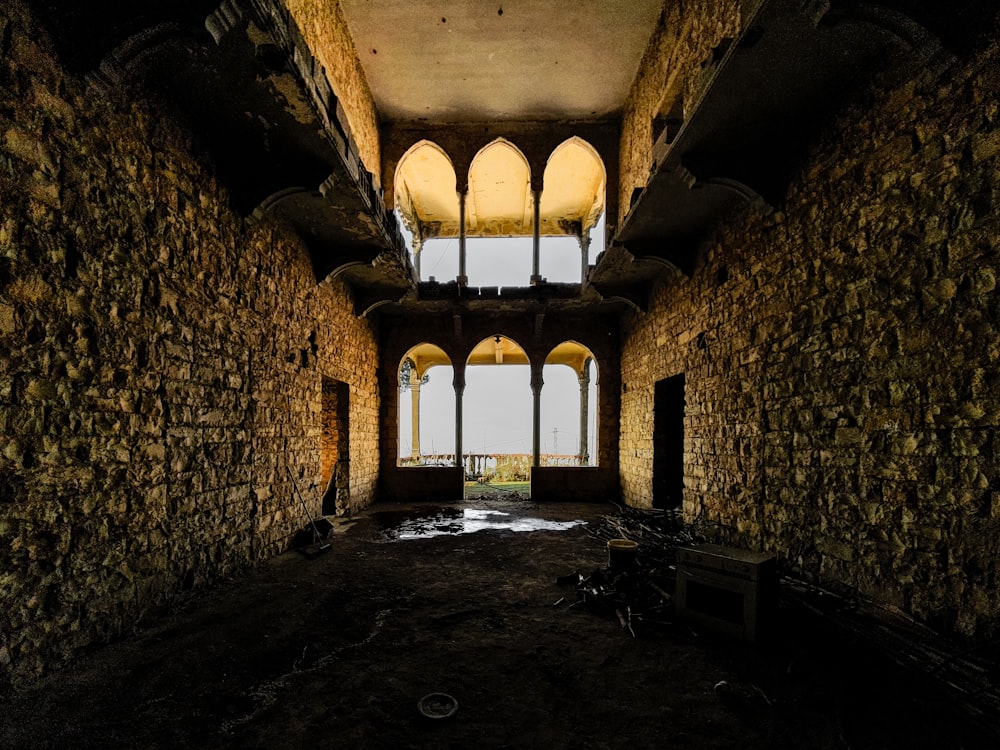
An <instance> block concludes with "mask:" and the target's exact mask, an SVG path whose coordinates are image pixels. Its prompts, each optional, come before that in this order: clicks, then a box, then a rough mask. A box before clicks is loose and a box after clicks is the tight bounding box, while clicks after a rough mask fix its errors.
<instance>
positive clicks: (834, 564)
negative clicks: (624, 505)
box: [621, 47, 1000, 635]
mask: <svg viewBox="0 0 1000 750" xmlns="http://www.w3.org/2000/svg"><path fill="white" fill-rule="evenodd" d="M998 93H1000V49H998V48H997V47H993V48H992V49H990V50H989V51H987V52H985V53H983V54H981V55H979V56H978V57H977V58H976V59H974V60H972V61H971V62H964V63H956V64H955V65H954V66H953V67H951V68H949V69H948V70H946V71H944V72H943V73H938V74H934V73H932V72H931V71H929V70H928V71H924V72H923V73H922V74H921V75H920V76H919V77H918V78H916V79H915V80H911V81H909V82H907V83H905V84H902V85H900V86H898V87H895V88H892V89H887V90H878V89H876V90H872V91H869V92H866V93H865V94H864V95H863V96H860V97H859V98H858V100H857V101H856V103H855V104H854V105H852V106H851V107H850V108H849V110H848V111H846V112H844V113H843V114H842V116H841V117H840V119H839V121H838V122H836V123H834V124H833V125H832V127H831V128H830V130H829V131H828V132H827V133H826V135H825V136H823V138H822V140H821V142H820V143H819V144H818V145H817V146H816V148H815V151H814V153H813V156H812V158H811V160H810V162H809V163H808V165H807V166H806V167H805V168H804V170H803V172H802V174H801V175H800V176H799V178H798V179H797V181H796V182H795V183H794V184H793V186H792V187H791V189H790V191H789V194H788V196H787V198H786V202H785V204H784V205H783V206H782V207H781V210H778V211H774V212H769V211H767V210H766V209H764V208H763V207H757V208H755V209H754V210H751V211H749V212H747V213H746V214H745V215H743V216H742V217H738V218H735V219H733V220H732V221H731V222H730V223H729V224H728V225H727V226H726V227H724V228H723V229H722V230H721V231H720V232H719V233H718V234H717V235H716V236H715V237H714V238H712V239H710V241H708V242H707V243H706V246H705V248H704V254H703V257H702V259H701V263H700V267H699V268H698V270H697V271H696V272H695V274H694V276H693V277H692V278H691V279H689V280H684V279H682V278H680V277H677V278H675V279H670V280H667V281H665V282H664V283H662V284H661V285H660V286H659V288H658V289H657V291H656V292H655V294H654V298H653V302H652V308H651V309H650V311H649V313H648V314H645V315H638V316H636V317H635V318H634V319H633V320H632V321H631V322H630V323H629V324H628V325H627V326H626V331H625V334H624V335H625V340H624V345H623V353H622V372H623V376H622V379H623V385H622V419H621V425H622V429H621V474H622V487H623V492H624V495H625V498H626V500H627V501H628V502H629V503H630V504H633V505H639V506H647V505H649V503H650V498H651V476H652V449H653V446H652V410H653V388H654V383H655V382H656V381H657V380H659V379H661V378H665V377H668V376H671V375H674V374H676V373H679V372H684V373H685V375H686V384H687V393H686V399H687V413H686V418H685V431H686V436H685V438H686V445H685V509H686V511H687V512H688V514H689V515H694V514H695V513H698V512H702V511H704V513H705V514H706V516H707V517H708V518H710V519H712V520H715V521H718V522H720V523H721V524H723V525H725V526H727V527H728V528H729V529H730V533H731V534H732V536H733V538H734V539H737V540H739V541H740V542H742V543H743V544H745V545H747V546H750V547H754V548H763V549H769V550H774V551H775V552H777V553H778V554H779V555H780V556H781V557H782V558H783V559H784V560H785V561H787V562H788V563H789V564H790V565H791V566H792V567H793V568H796V569H799V570H801V571H804V572H806V573H809V574H813V575H815V576H817V577H818V578H820V579H823V580H836V581H840V582H843V583H846V584H848V585H850V586H853V587H857V588H858V589H860V590H861V591H863V592H865V593H867V594H870V595H872V596H874V597H876V598H877V599H879V600H881V601H884V602H886V603H889V604H892V605H896V606H899V607H902V608H903V609H905V610H907V611H909V612H911V613H913V614H915V615H916V616H918V617H920V618H923V619H924V620H926V621H929V622H931V623H933V624H934V625H936V626H938V627H942V628H945V629H950V630H954V631H956V632H959V633H962V634H967V635H973V634H975V635H985V634H989V633H995V632H996V631H997V626H998V625H1000V601H998V600H997V598H996V595H995V594H996V583H997V577H998V574H1000V562H998V561H1000V554H998V553H1000V493H998V490H1000V469H998V461H997V451H998V447H1000V446H998V442H997V433H996V430H997V426H998V422H1000V409H998V406H997V404H998V403H1000V400H998V395H1000V393H998V390H997V389H998V383H1000V345H998V335H997V329H996V322H997V321H998V320H1000V294H998V292H997V290H996V284H997V281H996V280H997V276H998V273H1000V269H998V266H1000V261H998V250H1000V240H998V236H1000V235H998V232H997V229H998V224H997V207H998V192H997V185H998V184H1000V183H998V177H1000V158H998V155H1000V107H998V104H997V100H998V96H997V94H998Z"/></svg>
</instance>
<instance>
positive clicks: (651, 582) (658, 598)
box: [556, 506, 1000, 739]
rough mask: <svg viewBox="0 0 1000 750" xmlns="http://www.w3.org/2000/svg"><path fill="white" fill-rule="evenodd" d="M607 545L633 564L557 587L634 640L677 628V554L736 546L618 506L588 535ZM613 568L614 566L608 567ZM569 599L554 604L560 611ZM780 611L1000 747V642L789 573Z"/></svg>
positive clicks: (563, 579)
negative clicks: (708, 545) (968, 636)
mask: <svg viewBox="0 0 1000 750" xmlns="http://www.w3.org/2000/svg"><path fill="white" fill-rule="evenodd" d="M588 531H589V533H590V534H591V536H593V537H595V538H597V539H600V540H602V541H604V542H609V541H611V540H613V539H627V540H631V541H633V542H636V543H638V548H637V550H636V553H635V558H634V561H633V562H632V564H629V565H625V566H618V567H616V566H614V565H611V564H609V566H608V567H607V568H603V569H596V570H594V571H593V572H592V573H590V575H583V574H581V573H577V572H574V573H571V574H569V575H565V576H560V577H559V578H557V579H556V582H557V583H558V584H561V585H568V584H573V585H575V587H576V601H575V602H574V603H572V604H571V605H570V606H571V607H575V606H583V607H586V608H587V609H589V610H593V611H596V612H600V613H602V614H605V615H608V616H614V617H617V619H618V622H619V623H620V624H621V627H622V630H624V631H625V632H627V633H628V634H629V635H631V636H632V637H636V636H638V635H641V634H650V633H655V632H656V631H661V632H662V631H663V630H664V629H666V628H668V627H671V626H672V625H673V624H674V606H673V605H674V602H673V596H672V592H673V591H674V589H675V585H676V577H677V550H678V549H679V548H683V547H691V546H694V545H696V544H700V543H702V542H706V541H710V540H711V541H715V542H720V541H721V542H723V543H730V542H731V540H732V533H731V531H732V530H731V529H728V528H726V527H722V526H718V525H715V524H711V523H709V522H705V521H703V520H702V519H700V518H699V519H697V520H696V521H695V522H694V523H690V524H686V523H685V522H684V519H683V517H682V515H681V513H680V511H679V510H678V511H673V510H652V511H650V510H642V509H638V508H629V507H622V506H618V512H617V513H615V514H613V515H606V516H603V517H602V518H601V520H600V522H599V523H597V524H593V525H592V526H591V527H589V528H588ZM609 562H610V561H609ZM564 601H565V597H564V598H562V599H560V600H559V601H558V602H556V604H557V605H560V604H562V603H563V602H564ZM778 607H779V609H784V611H785V615H786V616H791V614H792V611H794V610H797V611H799V612H806V613H808V615H809V616H811V617H814V618H819V620H821V621H822V622H824V623H826V624H828V625H832V626H833V627H834V628H835V629H836V630H837V631H839V632H840V633H841V634H843V635H844V636H845V637H847V638H848V639H853V640H854V642H860V643H865V644H868V645H869V646H871V647H873V648H874V649H875V650H877V651H878V652H879V653H881V654H883V655H884V656H885V657H886V658H888V659H889V660H890V661H892V662H894V663H896V664H897V665H899V666H900V667H903V668H904V669H905V670H907V671H908V672H909V673H910V674H911V675H915V676H920V677H922V678H924V679H928V680H930V681H931V682H934V683H936V684H937V685H938V686H939V687H941V688H943V690H944V692H945V693H946V694H947V695H948V696H949V697H950V699H951V700H952V702H953V703H954V704H956V705H957V706H958V707H960V708H961V709H962V710H963V712H964V714H965V715H966V716H968V717H969V718H970V719H971V720H972V721H973V722H974V723H975V724H977V725H978V726H979V727H980V729H982V730H984V731H985V732H986V733H987V734H988V735H989V736H991V737H996V738H998V739H1000V640H993V641H989V642H984V643H978V644H961V643H958V642H956V641H954V640H953V639H950V638H948V637H945V636H943V635H941V634H940V633H937V632H935V631H934V630H932V629H930V628H928V627H927V626H926V625H923V624H921V623H918V622H917V621H916V620H914V619H913V618H912V617H910V616H909V615H906V614H905V613H903V612H901V611H899V610H895V609H892V608H888V607H886V606H884V605H881V604H879V603H878V602H875V601H873V600H872V599H871V598H869V597H865V596H863V595H861V594H860V593H858V592H857V591H853V590H850V589H846V588H844V587H838V586H837V585H836V584H833V583H831V584H829V585H827V586H824V585H820V584H817V583H815V582H811V581H807V580H805V579H804V578H802V577H800V576H799V575H796V574H794V573H791V572H789V571H787V570H786V571H783V572H782V573H781V575H780V594H779V602H778Z"/></svg>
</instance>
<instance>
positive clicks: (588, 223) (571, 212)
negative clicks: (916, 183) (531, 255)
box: [539, 136, 607, 283]
mask: <svg viewBox="0 0 1000 750" xmlns="http://www.w3.org/2000/svg"><path fill="white" fill-rule="evenodd" d="M543 185H544V188H543V190H542V196H541V207H540V211H539V220H540V227H539V233H540V234H541V235H542V236H543V237H545V238H546V239H545V242H544V244H543V246H542V248H541V252H540V258H539V269H540V273H541V275H542V277H543V278H545V279H546V280H547V281H554V282H563V283H565V282H576V281H580V282H582V281H583V280H584V279H585V278H586V273H587V268H588V267H589V265H590V262H591V258H592V257H593V255H594V253H593V252H591V245H592V244H595V243H594V234H595V233H594V232H593V231H592V230H594V229H595V227H596V226H597V224H598V222H600V221H601V219H602V218H603V216H604V206H605V192H606V185H607V173H606V171H605V168H604V162H603V160H602V159H601V157H600V155H599V154H598V153H597V151H596V149H594V147H593V146H591V145H590V144H589V143H587V142H586V141H585V140H583V139H582V138H578V137H576V136H573V137H572V138H569V139H567V140H565V141H563V142H562V143H561V144H559V145H558V146H557V147H556V148H555V149H554V150H553V151H552V153H551V154H550V156H549V159H548V162H547V163H546V165H545V173H544V176H543ZM601 229H602V230H603V225H602V227H601ZM596 244H597V245H599V246H602V247H603V237H601V238H599V239H598V241H597V242H596ZM598 252H599V250H598Z"/></svg>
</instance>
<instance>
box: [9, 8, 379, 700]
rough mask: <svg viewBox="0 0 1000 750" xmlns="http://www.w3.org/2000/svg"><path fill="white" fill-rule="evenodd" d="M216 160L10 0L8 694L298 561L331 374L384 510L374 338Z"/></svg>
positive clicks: (358, 482) (368, 491) (357, 486)
mask: <svg viewBox="0 0 1000 750" xmlns="http://www.w3.org/2000/svg"><path fill="white" fill-rule="evenodd" d="M129 99H135V100H136V101H135V103H129V102H128V100H129ZM205 165H206V160H205V159H204V158H201V159H199V158H198V157H197V156H196V146H195V145H194V144H193V141H192V138H191V137H190V136H189V135H188V134H187V133H186V132H185V131H184V130H183V129H182V128H181V127H179V126H178V125H176V124H175V123H174V122H173V121H172V120H171V118H170V117H169V116H167V115H166V114H165V113H164V112H163V111H161V109H160V108H159V107H158V105H157V104H156V103H154V102H151V101H148V100H143V99H142V98H141V97H140V98H136V94H135V92H129V93H127V94H123V95H122V97H121V100H119V101H111V100H106V99H102V98H101V97H100V96H99V95H97V94H96V93H95V92H94V91H93V90H90V89H87V88H85V86H84V84H83V83H82V82H81V81H79V80H77V79H74V78H71V77H67V76H65V75H64V74H63V73H62V72H61V71H60V69H59V67H58V66H57V65H56V64H55V63H54V61H53V59H52V56H51V54H50V51H49V48H48V46H47V45H46V42H45V37H44V35H43V34H42V33H41V31H40V30H39V29H38V28H36V26H35V25H34V22H33V20H32V19H31V18H30V17H29V15H28V14H27V11H25V10H24V8H23V6H22V4H21V3H20V2H19V0H13V1H12V2H9V3H6V4H4V5H3V6H2V8H0V683H2V682H3V681H5V680H6V679H8V678H10V679H21V678H25V677H30V676H32V675H36V674H38V673H40V672H41V671H43V670H44V669H46V668H49V667H52V666H55V665H57V664H59V663H60V662H61V661H63V660H64V659H66V658H69V657H71V656H72V655H74V654H75V653H77V652H79V650H80V649H82V648H84V647H86V646H88V645H90V644H94V643H99V642H103V641H106V640H108V639H111V638H114V637H117V636H119V635H121V634H123V633H126V632H128V631H129V630H130V629H132V628H133V627H134V626H135V624H136V623H137V622H138V621H141V620H142V618H143V616H144V615H145V614H146V613H149V612H151V611H152V612H155V611H156V610H157V608H159V607H162V606H163V605H165V604H168V603H169V602H170V601H172V600H173V599H174V598H175V597H176V596H177V595H178V594H179V593H180V592H182V591H183V590H185V589H189V588H192V587H198V586H203V585H207V584H210V583H212V582H215V581H218V580H220V579H221V578H223V577H225V576H228V575H230V574H231V573H233V572H234V571H236V570H239V569H241V568H243V567H245V566H247V565H249V564H251V563H253V562H254V561H257V560H261V559H263V558H266V557H268V556H270V555H273V554H274V553H276V552H279V551H281V550H283V549H285V548H287V546H288V544H289V538H290V535H292V534H293V533H294V532H295V531H297V530H298V529H300V528H302V527H303V526H304V523H305V518H304V513H303V512H302V509H301V506H299V505H298V502H297V500H295V498H294V495H293V494H292V487H291V483H290V482H289V480H288V476H287V472H286V469H285V467H286V466H288V467H290V468H291V469H292V470H293V472H294V475H295V476H296V479H297V480H298V482H299V486H300V488H301V489H302V492H303V494H304V495H305V497H306V498H307V499H308V500H309V502H310V503H311V504H312V505H313V506H314V509H315V510H316V511H317V512H318V508H319V505H318V503H319V495H320V494H321V491H322V488H321V487H320V486H319V484H318V483H319V478H320V443H321V429H322V426H321V413H322V384H321V382H322V376H324V375H325V376H328V377H332V378H336V379H338V380H342V381H344V382H346V383H348V384H349V385H350V389H351V393H350V396H351V413H350V424H351V436H350V437H351V453H352V456H351V458H352V462H351V487H352V488H353V495H352V499H351V502H352V503H355V504H357V505H362V504H365V503H367V502H369V501H370V500H371V498H372V497H373V493H374V490H375V481H376V477H377V471H378V458H377V456H378V392H377V387H376V367H377V349H376V343H375V335H376V331H374V330H372V328H371V327H370V326H369V324H368V323H366V322H364V321H358V320H357V319H355V317H354V316H353V314H352V312H351V311H352V302H351V299H350V298H349V294H348V292H347V290H346V288H345V287H343V286H341V285H340V284H339V283H324V284H322V285H317V284H316V282H315V279H314V277H313V275H312V271H311V266H310V262H309V259H308V257H307V255H306V253H305V251H304V249H303V248H302V246H301V245H300V244H299V243H298V242H297V241H296V240H294V239H293V238H291V237H289V236H287V235H286V234H285V233H283V231H282V230H280V228H277V227H273V226H266V225H257V226H250V225H248V224H247V223H246V222H244V221H243V220H242V219H240V218H239V217H237V216H235V215H234V214H233V213H232V212H231V211H230V210H229V208H228V207H227V199H226V196H225V195H224V194H222V193H221V191H220V189H219V188H218V187H217V185H216V184H215V182H214V181H213V178H212V175H211V172H210V169H209V168H208V167H206V166H205Z"/></svg>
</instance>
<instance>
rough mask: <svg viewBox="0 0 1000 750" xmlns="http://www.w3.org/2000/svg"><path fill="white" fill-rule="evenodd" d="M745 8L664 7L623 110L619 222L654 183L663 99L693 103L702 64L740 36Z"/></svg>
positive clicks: (711, 1)
mask: <svg viewBox="0 0 1000 750" xmlns="http://www.w3.org/2000/svg"><path fill="white" fill-rule="evenodd" d="M746 4H747V3H746V2H745V0H744V1H743V2H741V0H687V2H683V3H682V2H672V1H671V0H667V2H665V3H664V4H663V5H664V7H663V11H662V13H661V14H660V19H659V22H658V23H657V25H656V29H655V30H654V32H653V35H652V36H651V37H650V40H649V44H648V45H647V46H646V51H645V53H644V54H643V57H642V61H641V62H640V64H639V71H638V73H637V74H636V77H635V80H634V81H633V82H632V88H631V89H630V91H629V95H628V98H627V99H626V101H625V106H624V108H623V110H622V136H621V144H620V154H619V162H620V164H621V176H620V180H619V183H618V190H619V193H618V198H619V200H618V217H617V221H618V222H621V221H622V220H623V219H624V218H625V215H626V214H627V213H628V210H629V206H630V200H631V196H632V191H633V190H635V189H636V188H641V187H645V185H646V180H648V179H649V167H650V164H652V160H653V138H654V137H655V134H654V133H653V119H654V118H655V117H656V115H657V112H658V111H659V108H660V104H661V102H662V101H663V99H664V95H665V94H668V96H674V95H680V96H682V97H683V101H684V102H685V104H686V105H689V104H690V102H691V100H692V98H693V97H694V96H695V92H696V90H697V86H698V81H699V74H700V72H701V66H702V64H703V63H704V62H705V61H706V60H709V59H710V58H711V55H712V49H713V48H714V47H715V46H716V45H718V44H719V42H721V41H722V40H723V39H724V38H726V37H730V38H731V37H735V36H736V35H737V33H738V32H739V29H740V18H741V15H740V7H741V5H746ZM668 92H669V93H668ZM609 223H611V222H610V221H609Z"/></svg>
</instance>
